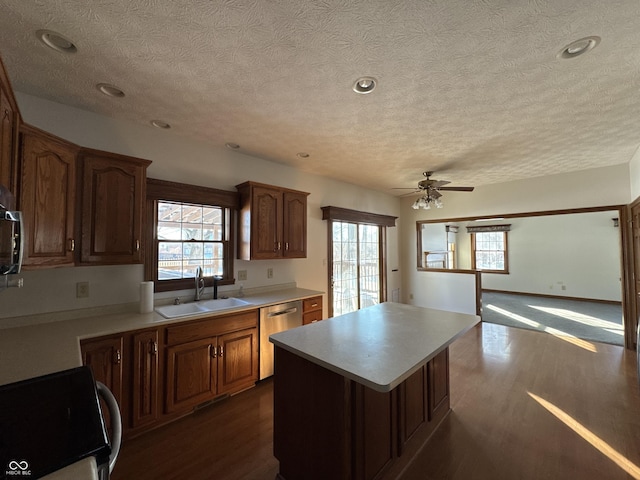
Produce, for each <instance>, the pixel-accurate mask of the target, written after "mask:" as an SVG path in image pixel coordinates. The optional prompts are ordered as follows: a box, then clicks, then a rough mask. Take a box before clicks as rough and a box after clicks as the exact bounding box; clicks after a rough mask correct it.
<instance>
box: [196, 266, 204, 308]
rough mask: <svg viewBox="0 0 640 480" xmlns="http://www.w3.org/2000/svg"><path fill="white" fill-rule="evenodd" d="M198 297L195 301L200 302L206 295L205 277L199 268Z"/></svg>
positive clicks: (197, 275)
mask: <svg viewBox="0 0 640 480" xmlns="http://www.w3.org/2000/svg"><path fill="white" fill-rule="evenodd" d="M195 280H196V296H195V298H194V301H196V302H197V301H198V300H200V299H201V298H202V295H203V294H204V276H203V271H202V267H198V268H196V278H195Z"/></svg>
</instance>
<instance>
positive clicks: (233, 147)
mask: <svg viewBox="0 0 640 480" xmlns="http://www.w3.org/2000/svg"><path fill="white" fill-rule="evenodd" d="M224 146H225V147H227V148H230V149H231V150H238V149H239V148H240V145H238V144H237V143H232V142H228V143H225V144H224Z"/></svg>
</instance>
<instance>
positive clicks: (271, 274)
mask: <svg viewBox="0 0 640 480" xmlns="http://www.w3.org/2000/svg"><path fill="white" fill-rule="evenodd" d="M267 278H273V268H267Z"/></svg>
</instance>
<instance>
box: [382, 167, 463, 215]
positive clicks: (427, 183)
mask: <svg viewBox="0 0 640 480" xmlns="http://www.w3.org/2000/svg"><path fill="white" fill-rule="evenodd" d="M422 175H424V177H425V179H424V180H421V181H419V182H418V186H417V187H416V188H410V187H407V188H395V189H394V190H413V191H412V192H410V193H407V194H406V195H411V194H413V193H421V194H422V196H421V197H420V198H419V199H418V200H416V201H415V203H414V204H413V208H414V209H418V208H424V209H429V208H431V205H434V206H435V207H436V208H442V201H441V200H440V197H442V194H441V193H440V191H444V190H448V191H455V192H473V188H474V187H445V185H447V184H449V183H451V182H449V181H447V180H432V179H431V175H433V172H422Z"/></svg>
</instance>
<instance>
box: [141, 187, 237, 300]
mask: <svg viewBox="0 0 640 480" xmlns="http://www.w3.org/2000/svg"><path fill="white" fill-rule="evenodd" d="M236 204H237V193H236V192H226V191H222V190H216V189H210V188H206V187H199V186H194V185H185V184H179V183H174V182H166V181H161V180H154V179H149V180H148V181H147V219H148V221H147V225H149V228H148V230H149V231H148V232H147V245H148V249H147V250H148V251H147V254H146V255H145V257H146V259H147V261H146V262H145V278H147V279H149V280H153V281H154V286H155V290H156V291H170V290H186V289H191V288H193V286H194V278H195V271H196V268H197V267H199V266H200V267H202V268H203V270H204V276H205V282H206V285H211V284H212V282H213V279H212V277H213V276H214V275H216V276H220V277H222V280H221V281H220V282H219V283H220V284H221V285H224V284H231V283H233V282H234V279H233V257H234V251H233V245H234V236H233V231H234V229H233V221H234V217H235V205H236Z"/></svg>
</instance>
